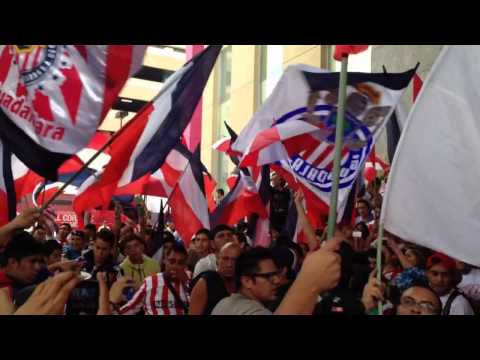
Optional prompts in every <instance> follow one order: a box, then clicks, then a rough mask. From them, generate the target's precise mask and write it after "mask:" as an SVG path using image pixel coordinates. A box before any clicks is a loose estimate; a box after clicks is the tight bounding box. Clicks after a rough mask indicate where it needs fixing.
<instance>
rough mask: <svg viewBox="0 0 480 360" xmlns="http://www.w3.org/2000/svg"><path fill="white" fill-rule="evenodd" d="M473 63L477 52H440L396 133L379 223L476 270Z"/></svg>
mask: <svg viewBox="0 0 480 360" xmlns="http://www.w3.org/2000/svg"><path fill="white" fill-rule="evenodd" d="M479 62H480V46H445V47H444V48H443V50H442V52H441V53H440V55H439V57H438V58H437V60H436V62H435V64H434V66H433V67H432V69H431V71H430V74H429V75H428V78H427V79H426V81H425V84H424V85H423V88H422V91H421V93H420V95H419V97H418V98H417V100H416V102H415V104H414V105H413V108H412V110H411V112H410V114H409V116H408V119H407V123H406V126H405V128H404V129H403V132H402V136H401V138H400V142H399V144H398V148H397V151H396V154H395V158H394V161H393V164H392V167H391V171H390V175H389V178H388V183H387V189H386V194H385V198H384V201H383V209H382V215H381V221H382V222H383V223H384V227H385V229H386V230H388V231H389V232H391V233H393V234H395V235H397V236H399V237H400V238H402V239H404V240H406V241H411V242H413V243H416V244H419V245H422V246H425V247H427V248H430V249H433V250H437V251H441V252H443V253H445V254H446V255H449V256H451V257H453V258H455V259H458V260H461V261H464V262H467V263H469V264H472V265H476V266H479V265H480V260H479V259H480V245H479V242H478V241H477V234H478V233H479V231H480V199H479V197H478V195H477V194H478V178H480V158H479V157H478V156H477V154H478V153H479V151H480V123H479V120H478V114H479V113H480V103H479V102H478V89H479V88H480V69H479V67H478V64H479ZM425 164H428V166H425Z"/></svg>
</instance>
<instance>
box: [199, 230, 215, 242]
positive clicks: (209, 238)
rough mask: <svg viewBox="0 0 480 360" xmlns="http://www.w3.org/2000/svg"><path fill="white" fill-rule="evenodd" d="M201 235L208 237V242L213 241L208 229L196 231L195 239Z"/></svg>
mask: <svg viewBox="0 0 480 360" xmlns="http://www.w3.org/2000/svg"><path fill="white" fill-rule="evenodd" d="M201 234H204V235H206V236H207V237H208V240H212V239H213V237H212V233H211V232H210V230H208V229H205V228H203V229H200V230H198V231H197V232H196V233H195V237H197V236H198V235H201Z"/></svg>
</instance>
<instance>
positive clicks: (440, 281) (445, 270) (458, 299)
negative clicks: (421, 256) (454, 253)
mask: <svg viewBox="0 0 480 360" xmlns="http://www.w3.org/2000/svg"><path fill="white" fill-rule="evenodd" d="M427 277H428V282H429V285H430V287H431V288H432V289H433V290H434V291H435V292H436V293H437V295H438V296H439V297H440V300H441V301H442V307H443V310H442V315H474V311H473V309H472V306H471V305H470V303H469V301H468V299H467V298H466V297H465V296H464V295H463V294H462V293H461V292H460V291H459V290H458V288H457V285H458V283H459V281H460V279H461V277H460V274H459V273H458V271H457V269H456V264H455V261H454V260H453V259H452V258H450V257H448V256H446V255H444V254H441V253H435V254H433V255H432V256H430V257H429V258H428V261H427Z"/></svg>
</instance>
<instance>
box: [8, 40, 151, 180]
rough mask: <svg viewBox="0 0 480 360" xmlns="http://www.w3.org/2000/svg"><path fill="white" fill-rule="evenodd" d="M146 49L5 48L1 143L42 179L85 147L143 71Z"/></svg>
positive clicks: (37, 46) (17, 46) (116, 47)
mask: <svg viewBox="0 0 480 360" xmlns="http://www.w3.org/2000/svg"><path fill="white" fill-rule="evenodd" d="M145 49H146V46H143V45H2V46H0V138H1V140H2V141H3V142H4V143H5V144H8V146H9V148H10V149H11V151H12V152H13V153H14V154H15V155H16V156H17V157H18V158H19V159H20V160H21V161H22V162H23V163H24V164H25V165H26V166H27V167H28V168H30V169H32V170H33V171H35V172H36V173H37V174H39V175H41V176H43V177H45V178H47V179H49V180H55V179H56V177H57V170H58V168H59V167H60V166H61V164H62V163H63V162H65V161H66V160H67V159H68V158H70V156H72V155H73V154H75V153H77V152H78V151H80V150H81V149H82V148H84V147H85V146H86V145H87V144H88V143H89V141H90V139H91V138H92V137H93V136H94V135H95V132H96V130H97V128H98V126H99V125H100V124H101V122H102V120H103V118H104V117H105V115H106V114H107V112H108V110H109V109H110V108H111V106H112V105H113V102H114V101H115V99H116V98H117V96H118V94H119V92H120V91H121V89H122V87H123V85H124V84H125V82H126V81H127V79H128V78H129V77H130V76H132V75H133V74H134V73H135V72H136V71H137V70H138V69H139V68H140V66H141V64H142V62H143V55H144V53H145Z"/></svg>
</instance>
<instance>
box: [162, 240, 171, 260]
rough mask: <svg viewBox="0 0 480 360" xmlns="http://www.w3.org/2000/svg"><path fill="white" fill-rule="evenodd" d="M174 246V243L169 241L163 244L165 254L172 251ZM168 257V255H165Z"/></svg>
mask: <svg viewBox="0 0 480 360" xmlns="http://www.w3.org/2000/svg"><path fill="white" fill-rule="evenodd" d="M172 248H173V243H172V242H170V241H168V242H166V243H164V244H163V254H164V255H165V254H168V253H169V252H170V250H172ZM164 258H166V257H164Z"/></svg>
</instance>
